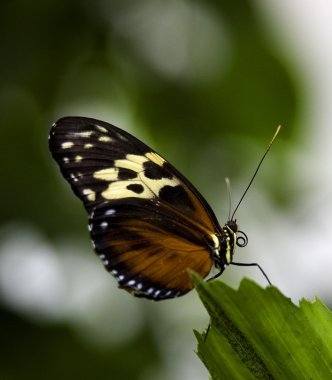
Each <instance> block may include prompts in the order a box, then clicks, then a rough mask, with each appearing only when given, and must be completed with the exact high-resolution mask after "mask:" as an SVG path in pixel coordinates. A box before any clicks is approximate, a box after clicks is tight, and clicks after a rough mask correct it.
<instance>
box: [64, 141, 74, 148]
mask: <svg viewBox="0 0 332 380" xmlns="http://www.w3.org/2000/svg"><path fill="white" fill-rule="evenodd" d="M72 146H74V143H73V142H72V141H66V142H63V143H62V144H61V148H62V149H70V148H71V147H72Z"/></svg>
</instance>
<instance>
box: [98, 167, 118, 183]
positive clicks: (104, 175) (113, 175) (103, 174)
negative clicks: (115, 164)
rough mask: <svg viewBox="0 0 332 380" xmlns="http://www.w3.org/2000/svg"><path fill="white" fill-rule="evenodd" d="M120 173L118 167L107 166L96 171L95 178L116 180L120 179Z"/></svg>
mask: <svg viewBox="0 0 332 380" xmlns="http://www.w3.org/2000/svg"><path fill="white" fill-rule="evenodd" d="M118 174H119V169H118V168H107V169H102V170H98V171H97V172H95V173H94V174H93V178H96V179H101V180H103V181H116V180H117V179H118Z"/></svg>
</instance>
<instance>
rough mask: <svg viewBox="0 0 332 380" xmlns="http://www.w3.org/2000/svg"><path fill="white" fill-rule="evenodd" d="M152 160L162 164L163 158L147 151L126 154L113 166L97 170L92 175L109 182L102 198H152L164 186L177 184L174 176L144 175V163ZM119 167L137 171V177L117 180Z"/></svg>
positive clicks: (159, 164)
mask: <svg viewBox="0 0 332 380" xmlns="http://www.w3.org/2000/svg"><path fill="white" fill-rule="evenodd" d="M148 161H152V162H153V163H155V164H156V165H158V166H163V164H164V162H165V160H164V159H163V158H161V157H160V156H159V155H158V154H157V153H154V152H149V153H146V154H145V155H144V156H143V155H137V154H127V155H126V158H124V159H119V160H115V161H114V167H112V168H106V169H102V170H99V171H97V172H95V173H94V175H93V177H94V178H96V179H100V180H103V181H110V182H112V181H114V182H112V183H110V184H109V185H108V187H107V189H106V190H104V191H103V192H102V193H101V195H102V197H103V198H104V199H107V200H109V199H121V198H131V197H135V198H143V199H152V198H156V197H157V196H159V192H160V190H161V189H162V188H163V187H165V186H172V187H175V186H178V185H179V184H180V182H179V181H178V180H176V179H174V178H172V179H169V178H161V179H151V178H148V177H146V176H145V168H144V164H145V163H146V162H148ZM119 169H128V170H131V171H133V172H135V173H138V178H137V179H129V180H123V181H118V180H117V179H118V176H119Z"/></svg>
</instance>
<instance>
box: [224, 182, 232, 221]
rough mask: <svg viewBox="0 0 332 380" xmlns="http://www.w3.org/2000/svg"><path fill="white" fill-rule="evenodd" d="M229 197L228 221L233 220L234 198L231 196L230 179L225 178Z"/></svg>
mask: <svg viewBox="0 0 332 380" xmlns="http://www.w3.org/2000/svg"><path fill="white" fill-rule="evenodd" d="M225 182H226V187H227V195H228V220H231V219H230V217H231V211H232V196H231V181H230V180H229V178H228V177H226V178H225Z"/></svg>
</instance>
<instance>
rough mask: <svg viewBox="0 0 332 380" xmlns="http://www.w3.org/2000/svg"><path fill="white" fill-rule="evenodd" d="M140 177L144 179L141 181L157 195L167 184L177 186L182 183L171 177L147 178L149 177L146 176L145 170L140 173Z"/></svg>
mask: <svg viewBox="0 0 332 380" xmlns="http://www.w3.org/2000/svg"><path fill="white" fill-rule="evenodd" d="M138 177H139V178H140V180H141V181H142V182H141V183H143V184H144V185H145V186H144V187H147V188H148V189H149V190H150V191H151V192H152V193H153V194H155V196H158V195H159V191H160V190H161V189H162V188H163V187H165V186H172V187H175V186H177V185H179V184H180V182H179V181H177V180H175V179H174V178H173V179H169V178H161V179H151V178H147V177H145V175H144V172H141V173H139V175H138Z"/></svg>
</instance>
